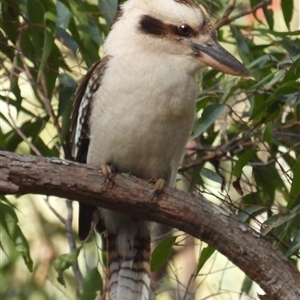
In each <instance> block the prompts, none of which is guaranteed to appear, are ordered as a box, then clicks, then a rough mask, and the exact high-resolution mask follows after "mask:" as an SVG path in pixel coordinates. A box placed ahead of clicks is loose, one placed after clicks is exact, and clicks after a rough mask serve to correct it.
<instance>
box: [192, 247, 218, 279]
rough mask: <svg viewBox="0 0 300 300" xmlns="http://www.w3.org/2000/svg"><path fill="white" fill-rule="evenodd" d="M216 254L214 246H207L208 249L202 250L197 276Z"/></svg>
mask: <svg viewBox="0 0 300 300" xmlns="http://www.w3.org/2000/svg"><path fill="white" fill-rule="evenodd" d="M214 252H215V248H213V247H212V246H207V247H206V248H204V249H202V251H201V255H200V257H199V261H198V266H197V271H196V275H197V274H198V273H199V272H200V271H201V269H202V267H203V266H204V265H205V263H206V262H207V261H208V259H209V258H210V257H211V256H212V254H213V253H214Z"/></svg>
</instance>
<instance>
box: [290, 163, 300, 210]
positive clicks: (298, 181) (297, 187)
mask: <svg viewBox="0 0 300 300" xmlns="http://www.w3.org/2000/svg"><path fill="white" fill-rule="evenodd" d="M292 172H293V181H292V186H291V191H290V199H289V201H288V208H289V209H291V208H293V206H294V204H295V203H297V200H298V199H299V197H300V158H298V159H297V161H296V163H295V165H294V167H293V168H292Z"/></svg>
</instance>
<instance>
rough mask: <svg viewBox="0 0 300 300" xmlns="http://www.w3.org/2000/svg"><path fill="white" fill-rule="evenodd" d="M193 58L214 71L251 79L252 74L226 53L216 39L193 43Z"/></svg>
mask: <svg viewBox="0 0 300 300" xmlns="http://www.w3.org/2000/svg"><path fill="white" fill-rule="evenodd" d="M191 47H192V49H193V56H194V57H195V58H196V59H198V60H199V61H201V62H202V63H203V64H204V65H206V66H210V67H212V68H213V69H215V70H217V71H220V72H223V73H227V74H230V75H236V76H241V77H251V73H250V72H249V71H248V70H247V68H246V67H245V66H244V65H243V64H241V63H240V62H239V61H238V60H237V59H236V58H235V57H234V56H232V55H231V54H230V53H229V52H228V51H226V50H225V49H224V48H223V47H222V46H221V45H220V44H219V43H218V42H217V41H216V40H215V39H213V38H212V39H211V40H210V41H208V42H206V43H203V44H197V43H194V42H191Z"/></svg>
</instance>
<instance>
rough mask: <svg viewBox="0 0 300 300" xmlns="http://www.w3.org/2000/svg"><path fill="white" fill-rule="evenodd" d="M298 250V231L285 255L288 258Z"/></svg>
mask: <svg viewBox="0 0 300 300" xmlns="http://www.w3.org/2000/svg"><path fill="white" fill-rule="evenodd" d="M299 248H300V230H298V233H297V235H296V236H295V238H294V240H293V242H292V243H291V244H290V246H289V248H288V249H287V251H286V253H285V255H286V257H289V256H290V255H292V254H293V253H295V252H296V251H297V250H298V249H299Z"/></svg>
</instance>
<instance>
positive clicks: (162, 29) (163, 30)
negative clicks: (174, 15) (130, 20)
mask: <svg viewBox="0 0 300 300" xmlns="http://www.w3.org/2000/svg"><path fill="white" fill-rule="evenodd" d="M182 25H183V26H187V25H185V24H180V26H182ZM178 28H179V27H177V26H175V25H172V24H166V23H164V22H162V21H160V20H158V19H155V18H153V17H151V16H148V15H143V16H142V18H141V20H140V30H141V31H142V32H144V33H146V34H150V35H155V36H159V37H164V36H170V35H171V36H172V35H173V36H176V37H182V36H183V34H181V33H180V31H179V30H178ZM189 28H190V27H189ZM196 34H197V33H196V31H194V30H193V29H192V28H190V34H189V36H195V35H196Z"/></svg>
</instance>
